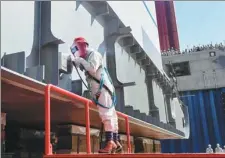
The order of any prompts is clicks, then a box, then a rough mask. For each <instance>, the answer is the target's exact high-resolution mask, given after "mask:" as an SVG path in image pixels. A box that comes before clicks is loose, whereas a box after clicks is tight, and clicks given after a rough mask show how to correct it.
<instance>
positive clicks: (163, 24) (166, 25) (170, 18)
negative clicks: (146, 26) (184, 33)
mask: <svg viewBox="0 0 225 158" xmlns="http://www.w3.org/2000/svg"><path fill="white" fill-rule="evenodd" d="M155 8H156V18H157V25H158V32H159V42H160V49H161V50H162V51H164V50H168V49H169V48H172V47H173V48H175V49H179V47H180V46H179V38H178V31H177V24H176V17H175V11H174V4H173V1H155Z"/></svg>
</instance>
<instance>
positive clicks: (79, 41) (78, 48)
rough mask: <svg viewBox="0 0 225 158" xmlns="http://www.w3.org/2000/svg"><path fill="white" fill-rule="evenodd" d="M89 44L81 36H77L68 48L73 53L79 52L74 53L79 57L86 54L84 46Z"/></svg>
mask: <svg viewBox="0 0 225 158" xmlns="http://www.w3.org/2000/svg"><path fill="white" fill-rule="evenodd" d="M87 46H89V44H88V42H87V41H86V40H85V39H84V38H83V37H77V38H75V39H74V41H73V44H72V46H71V47H70V50H71V52H72V54H74V55H75V53H76V52H79V54H76V55H78V56H80V57H84V56H86V48H87Z"/></svg>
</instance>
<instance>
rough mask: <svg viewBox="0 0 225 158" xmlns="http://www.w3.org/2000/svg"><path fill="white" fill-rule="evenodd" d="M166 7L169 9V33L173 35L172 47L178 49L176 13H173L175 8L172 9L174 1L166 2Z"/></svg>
mask: <svg viewBox="0 0 225 158" xmlns="http://www.w3.org/2000/svg"><path fill="white" fill-rule="evenodd" d="M168 5H169V6H168V7H169V9H170V20H171V30H170V31H171V34H172V37H173V44H174V45H173V47H174V48H175V49H179V48H180V45H179V39H178V31H177V23H176V15H175V9H174V3H173V1H169V2H168Z"/></svg>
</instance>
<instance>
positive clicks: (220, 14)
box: [174, 1, 225, 50]
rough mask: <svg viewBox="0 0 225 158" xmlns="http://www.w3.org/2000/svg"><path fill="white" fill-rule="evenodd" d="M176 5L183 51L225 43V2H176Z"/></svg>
mask: <svg viewBox="0 0 225 158" xmlns="http://www.w3.org/2000/svg"><path fill="white" fill-rule="evenodd" d="M174 5H175V14H176V19H177V28H178V35H179V42H180V47H181V50H183V49H185V48H187V46H188V47H189V48H190V47H191V46H193V45H199V44H200V45H201V44H208V43H211V42H212V43H213V44H214V43H220V42H223V43H225V1H183V2H182V1H175V2H174Z"/></svg>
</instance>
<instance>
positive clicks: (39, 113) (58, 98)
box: [1, 67, 183, 139]
mask: <svg viewBox="0 0 225 158" xmlns="http://www.w3.org/2000/svg"><path fill="white" fill-rule="evenodd" d="M1 83H2V92H3V93H2V107H1V108H2V111H3V112H6V113H8V114H7V116H8V120H14V121H15V120H16V121H18V122H20V123H23V124H25V125H35V126H39V127H44V126H43V125H44V122H45V119H44V113H45V108H44V101H45V99H44V95H45V87H46V84H44V83H41V82H38V81H36V80H33V79H31V78H29V77H26V76H24V75H21V74H18V73H16V72H14V71H11V70H9V69H7V68H4V67H1ZM77 98H82V99H83V100H84V99H85V98H83V97H80V96H77ZM86 100H87V99H86ZM128 119H129V124H130V132H131V135H134V136H141V137H149V138H155V139H182V138H183V137H182V136H180V135H178V134H176V133H173V132H170V131H167V130H164V129H162V128H160V127H157V126H155V125H152V124H149V123H146V122H144V121H141V120H139V119H136V118H133V117H130V116H128ZM62 123H73V124H79V125H85V105H84V102H82V101H81V100H78V99H73V98H71V97H68V96H65V95H64V94H60V93H57V92H51V124H52V125H55V124H62ZM90 125H91V127H95V128H100V126H101V121H100V119H99V116H98V112H97V109H96V106H95V105H93V104H92V103H91V104H90ZM124 125H125V120H124V118H123V117H121V116H119V127H120V132H122V133H126V128H125V126H124Z"/></svg>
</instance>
